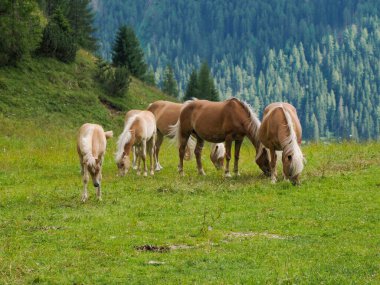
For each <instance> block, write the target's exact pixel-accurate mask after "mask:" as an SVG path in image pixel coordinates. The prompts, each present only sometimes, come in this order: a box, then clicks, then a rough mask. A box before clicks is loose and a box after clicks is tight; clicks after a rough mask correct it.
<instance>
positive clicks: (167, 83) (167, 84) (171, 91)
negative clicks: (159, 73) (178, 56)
mask: <svg viewBox="0 0 380 285" xmlns="http://www.w3.org/2000/svg"><path fill="white" fill-rule="evenodd" d="M162 91H163V92H164V93H166V94H168V95H170V96H173V97H178V86H177V81H176V80H175V78H174V72H173V68H172V67H171V66H170V65H168V66H167V67H166V71H165V78H164V82H163V86H162Z"/></svg>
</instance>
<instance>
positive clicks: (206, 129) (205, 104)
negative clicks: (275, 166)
mask: <svg viewBox="0 0 380 285" xmlns="http://www.w3.org/2000/svg"><path fill="white" fill-rule="evenodd" d="M259 127H260V121H259V119H258V118H257V116H256V114H255V113H254V112H253V111H252V109H251V108H250V107H249V105H248V104H247V103H245V102H243V101H240V100H239V99H237V98H230V99H227V100H225V101H223V102H211V101H207V100H190V101H187V102H185V104H184V106H183V108H182V110H181V114H180V116H179V120H178V121H177V123H176V124H175V125H174V126H172V127H171V134H172V135H173V136H174V137H175V139H176V140H177V143H178V147H179V165H178V171H179V173H180V175H182V176H183V157H184V153H185V147H186V143H187V140H188V138H189V137H190V135H193V136H194V137H195V138H196V140H197V143H196V146H195V151H194V153H195V156H196V160H197V168H198V174H200V175H205V172H204V170H203V167H202V161H201V154H202V148H203V145H204V141H209V142H213V143H221V142H225V147H226V155H225V156H226V166H225V176H226V177H231V174H230V170H229V165H230V160H231V146H232V143H233V141H235V161H234V172H235V174H236V175H239V168H238V163H239V153H240V147H241V144H242V142H243V139H244V137H245V136H247V137H248V139H249V140H250V141H251V143H252V144H253V146H254V147H255V149H256V153H257V152H258V151H259V148H260V141H259V139H258V135H257V133H258V129H259ZM261 148H262V149H263V147H262V146H261ZM256 163H257V164H258V165H259V167H260V168H261V170H262V171H263V172H264V173H265V174H267V173H268V172H269V170H270V168H269V157H268V155H267V152H266V151H265V150H262V151H261V152H260V156H257V157H256Z"/></svg>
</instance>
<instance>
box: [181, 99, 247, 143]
mask: <svg viewBox="0 0 380 285" xmlns="http://www.w3.org/2000/svg"><path fill="white" fill-rule="evenodd" d="M242 108H243V107H242V106H241V104H240V102H239V101H238V100H226V101H223V102H211V101H207V100H195V101H191V102H188V103H186V104H185V105H184V107H183V109H182V111H181V114H180V122H181V129H182V130H183V131H184V132H191V131H192V132H195V133H196V134H198V135H199V136H200V137H201V138H203V139H205V140H207V141H210V142H216V143H217V142H222V141H224V140H225V137H226V135H228V134H239V135H243V134H244V130H242V126H243V124H244V123H245V122H246V121H247V117H248V114H247V113H246V111H245V110H243V109H242Z"/></svg>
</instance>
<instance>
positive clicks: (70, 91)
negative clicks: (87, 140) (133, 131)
mask: <svg viewBox="0 0 380 285" xmlns="http://www.w3.org/2000/svg"><path fill="white" fill-rule="evenodd" d="M95 62H96V59H95V57H94V56H93V55H91V54H89V53H88V52H85V51H83V50H80V51H79V52H78V54H77V58H76V60H75V62H74V63H71V64H64V63H62V62H59V61H57V60H55V59H49V58H35V59H29V60H27V61H24V62H22V63H20V64H19V65H18V66H17V67H2V68H0V114H1V115H0V125H1V124H2V121H3V120H4V122H5V121H6V120H8V119H10V120H11V121H21V122H22V121H32V122H33V123H35V124H37V125H39V126H41V127H42V128H47V127H49V126H52V127H55V126H61V127H63V128H65V129H70V128H71V129H73V128H74V129H76V128H77V127H79V126H80V125H81V124H82V123H85V122H93V123H99V124H102V125H104V126H105V127H107V128H108V127H116V126H117V127H119V128H121V127H122V125H123V121H122V120H123V117H124V113H125V111H127V110H129V109H145V108H146V107H147V106H148V104H149V103H151V102H153V101H155V100H160V99H166V100H173V98H170V97H168V96H166V95H164V94H163V93H161V92H160V91H159V90H157V89H156V88H152V87H149V86H146V85H145V84H143V83H141V82H140V81H138V80H137V79H133V81H132V83H131V86H130V88H129V91H128V94H127V95H126V96H125V97H123V98H113V97H107V95H105V93H104V90H103V89H102V88H101V86H100V84H99V83H98V82H97V81H96V80H95V77H94V74H95V71H96V64H95ZM102 102H104V103H102ZM111 106H112V107H111ZM117 110H119V111H120V112H118V111H117Z"/></svg>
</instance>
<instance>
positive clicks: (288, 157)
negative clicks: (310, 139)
mask: <svg viewBox="0 0 380 285" xmlns="http://www.w3.org/2000/svg"><path fill="white" fill-rule="evenodd" d="M259 139H260V141H261V143H262V144H263V145H264V146H265V147H266V148H267V149H269V152H270V157H271V160H270V167H271V180H272V182H273V183H275V182H276V181H277V170H276V162H277V155H276V150H280V151H282V164H283V173H284V177H285V178H286V179H290V181H291V182H292V183H293V185H295V184H299V176H300V174H301V172H302V170H303V167H304V157H303V154H302V151H301V148H300V146H299V144H301V139H302V128H301V124H300V121H299V119H298V116H297V111H296V109H295V108H294V107H293V106H292V105H290V104H288V103H272V104H270V105H268V106H267V107H266V108H265V110H264V115H263V121H262V124H261V127H260V130H259Z"/></svg>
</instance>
